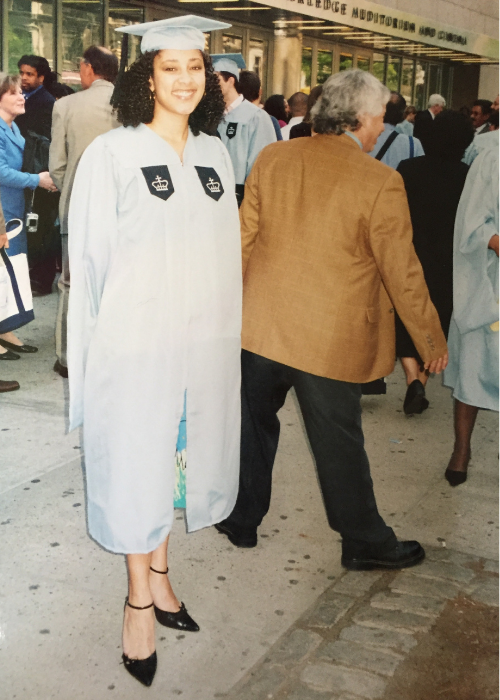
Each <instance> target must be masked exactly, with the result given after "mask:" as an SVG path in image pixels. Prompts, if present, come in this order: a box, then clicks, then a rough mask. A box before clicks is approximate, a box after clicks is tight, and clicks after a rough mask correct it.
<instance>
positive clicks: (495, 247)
mask: <svg viewBox="0 0 500 700" xmlns="http://www.w3.org/2000/svg"><path fill="white" fill-rule="evenodd" d="M488 248H491V250H494V251H495V253H496V254H497V258H498V233H496V234H495V235H494V236H492V237H491V238H490V242H489V243H488Z"/></svg>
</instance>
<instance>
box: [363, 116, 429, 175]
mask: <svg viewBox="0 0 500 700" xmlns="http://www.w3.org/2000/svg"><path fill="white" fill-rule="evenodd" d="M393 131H396V127H395V126H392V124H384V130H383V132H382V133H381V134H380V136H379V137H378V139H377V143H376V144H375V148H374V149H373V151H370V153H369V154H368V155H369V156H372V157H373V158H375V156H376V155H377V153H378V152H379V151H380V149H381V148H382V146H383V145H384V143H385V142H386V141H387V139H388V138H389V136H390V135H391V134H392V133H393ZM412 139H413V157H414V158H418V156H425V153H424V149H423V146H422V144H421V143H420V141H419V139H416V138H414V137H413V136H412ZM410 155H411V149H410V138H409V137H408V136H406V135H405V134H398V137H397V138H396V140H395V141H393V143H391V145H390V147H389V150H388V151H387V152H386V153H385V155H384V157H383V158H382V160H381V162H382V163H385V164H386V165H388V166H389V167H390V168H394V170H396V169H397V167H398V165H399V164H400V163H401V161H402V160H407V159H408V158H409V157H410Z"/></svg>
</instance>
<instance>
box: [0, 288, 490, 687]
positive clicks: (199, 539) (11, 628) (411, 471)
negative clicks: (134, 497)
mask: <svg viewBox="0 0 500 700" xmlns="http://www.w3.org/2000/svg"><path fill="white" fill-rule="evenodd" d="M56 301H57V300H56V295H51V296H50V297H45V298H42V299H37V300H35V302H36V304H35V313H36V320H35V321H34V322H33V323H32V324H30V325H29V326H27V327H26V328H25V329H22V331H21V332H20V336H21V337H22V338H23V340H25V341H26V342H30V343H31V342H32V343H34V344H35V345H38V347H39V348H40V351H39V353H37V355H36V356H32V357H30V356H24V357H22V359H21V360H19V361H17V362H3V363H2V364H1V365H0V371H1V378H2V379H17V380H18V381H19V382H20V383H21V390H20V391H17V392H13V393H11V394H2V395H1V396H0V429H1V432H0V523H1V528H0V533H1V535H2V537H1V538H0V561H1V582H2V586H1V588H0V668H1V669H2V671H1V681H0V700H11V699H13V698H16V699H17V700H27V699H28V698H29V699H30V700H49V698H54V699H57V700H68V699H69V698H71V699H72V700H73V699H75V700H76V699H80V698H82V699H83V698H84V699H85V700H101V698H113V697H115V698H119V700H129V699H132V698H133V699H134V700H135V699H136V698H142V697H144V698H146V697H150V698H162V699H166V700H170V699H171V698H172V699H175V698H178V697H182V698H186V699H187V700H212V699H215V698H221V697H224V695H225V694H227V693H229V692H230V693H231V694H230V697H231V698H233V695H234V693H235V692H236V693H238V692H239V690H238V689H239V688H240V687H241V688H242V687H243V685H241V684H244V683H245V682H246V681H245V679H246V678H248V676H247V675H246V674H248V673H249V672H251V670H252V669H254V668H258V667H259V664H261V663H262V662H263V661H262V660H263V659H264V658H265V655H266V654H267V653H268V652H269V650H270V649H271V648H272V647H273V645H274V644H275V643H276V642H278V640H281V638H282V636H283V635H285V634H286V633H287V631H288V630H293V629H295V628H296V626H297V624H298V623H299V621H300V620H301V619H302V616H303V615H304V613H305V612H306V611H307V610H309V609H310V608H311V606H313V607H314V606H315V605H316V604H318V603H319V601H320V600H321V598H320V597H321V596H323V594H325V595H328V591H329V590H330V588H331V586H332V585H334V584H336V582H337V581H338V579H339V577H340V576H342V575H343V573H344V572H343V570H342V569H341V566H340V543H339V536H338V535H337V533H335V532H333V531H331V530H330V529H329V528H328V526H327V521H326V517H325V513H324V509H323V505H322V502H321V497H320V493H319V488H318V485H317V480H316V476H315V472H314V465H313V462H312V459H311V455H310V452H309V448H308V445H307V442H306V440H305V437H304V431H303V428H302V424H301V421H300V418H299V415H298V412H297V408H296V404H295V401H294V397H293V396H290V397H289V398H288V400H287V403H286V405H285V407H284V408H283V410H282V412H281V416H280V418H281V422H282V437H281V443H280V449H279V452H278V458H277V462H276V467H275V481H274V483H275V488H274V492H273V501H272V505H271V511H270V513H269V515H268V517H267V518H266V520H265V522H264V525H263V526H262V528H261V530H260V539H259V545H258V547H257V548H256V549H254V550H247V551H245V550H238V549H236V548H234V547H233V546H232V545H230V544H229V542H228V541H227V539H226V538H225V537H224V536H223V535H218V534H217V533H216V531H215V530H214V529H213V528H212V529H208V530H204V531H201V532H197V533H194V534H191V535H187V534H186V533H185V527H184V522H183V520H184V519H183V516H182V514H181V512H179V514H178V516H177V520H176V521H175V527H174V529H173V533H172V538H171V548H170V557H169V565H170V571H171V580H172V583H173V585H174V587H175V590H176V592H177V594H178V595H179V597H180V598H181V599H182V600H183V601H184V602H185V603H186V605H187V607H188V609H189V611H190V613H191V614H192V615H193V617H194V618H195V619H196V621H197V622H198V623H199V624H200V627H201V631H200V633H198V634H196V635H183V634H176V633H175V632H174V631H173V630H167V629H164V628H158V629H157V650H158V661H159V664H158V666H159V668H158V673H157V676H156V678H155V681H154V684H153V686H152V688H150V689H146V688H143V687H141V686H140V685H139V684H138V683H137V682H136V681H134V680H133V679H132V678H131V677H130V676H128V674H126V673H125V671H124V669H123V668H121V666H120V660H121V651H120V640H121V623H122V612H123V601H124V597H125V594H126V572H125V566H124V560H123V557H121V556H117V555H112V554H109V553H107V552H105V551H104V550H102V549H100V548H99V547H98V546H97V545H96V544H95V543H94V542H92V541H91V540H90V539H89V537H88V536H87V533H86V523H85V497H84V484H83V478H82V469H81V454H80V435H79V434H78V432H73V433H71V434H69V435H68V434H65V430H66V409H67V381H65V380H63V379H61V378H60V377H59V376H58V375H56V374H55V373H54V372H53V371H52V366H53V364H54V360H55V357H54V342H53V328H54V318H55V308H56ZM124 342H126V338H124ZM139 376H140V370H139ZM388 382H389V386H388V394H387V396H385V397H366V398H364V399H363V407H364V414H363V420H364V429H365V436H366V444H367V450H368V454H369V456H370V460H371V464H372V473H373V478H374V482H375V489H376V493H377V498H378V503H379V508H380V510H381V512H382V514H383V516H384V517H385V518H386V519H387V521H388V522H389V524H391V525H392V526H393V527H394V528H395V530H396V533H397V534H398V536H399V537H402V538H411V539H413V538H416V539H419V540H420V541H421V542H422V543H423V544H426V545H430V546H431V547H433V546H437V547H438V548H441V549H443V550H445V549H446V550H448V549H451V550H454V551H455V550H456V551H458V552H463V553H465V554H468V555H472V556H474V557H482V558H484V559H487V560H498V501H497V492H498V470H497V453H498V433H497V415H496V414H491V413H487V412H481V413H480V416H479V419H478V424H477V427H476V430H475V435H474V439H473V448H472V449H473V461H472V464H471V466H470V470H469V480H468V481H467V483H466V484H464V485H463V486H460V487H458V488H456V489H452V488H451V487H449V485H448V484H447V482H446V481H445V480H444V478H443V473H444V469H445V467H446V464H447V461H448V459H449V456H450V454H451V448H452V443H453V429H452V402H451V399H450V396H449V392H448V390H445V389H443V388H442V387H441V383H440V379H434V380H432V381H431V382H430V385H429V390H428V396H429V399H430V401H431V407H430V408H429V410H428V411H426V413H425V414H423V415H422V416H416V417H414V418H406V417H405V416H404V414H403V413H402V402H403V397H404V391H405V387H404V381H403V377H402V373H401V371H400V369H399V368H398V369H397V370H396V372H395V373H394V375H393V376H392V377H390V378H389V380H388ZM138 470H140V465H138ZM138 477H140V471H138ZM359 576H361V577H362V576H363V575H359ZM342 580H345V578H344V579H342ZM387 585H389V584H387ZM256 665H257V666H256ZM242 692H243V691H242ZM311 692H313V691H312V690H311ZM314 692H320V691H316V690H315V691H314ZM321 692H322V695H323V697H325V694H324V692H323V691H321ZM330 696H331V693H330ZM330 696H328V697H330ZM234 697H238V695H236V696H234ZM243 697H245V699H246V696H244V695H243V694H242V695H241V698H242V699H243ZM271 697H272V695H271ZM311 697H312V696H311ZM318 697H319V695H318ZM252 700H258V698H257V696H256V695H255V696H252Z"/></svg>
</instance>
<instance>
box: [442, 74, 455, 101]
mask: <svg viewBox="0 0 500 700" xmlns="http://www.w3.org/2000/svg"><path fill="white" fill-rule="evenodd" d="M452 85H453V68H452V67H451V66H448V65H446V64H444V65H442V66H441V95H442V96H443V97H444V99H445V100H446V104H447V105H450V102H451V88H452Z"/></svg>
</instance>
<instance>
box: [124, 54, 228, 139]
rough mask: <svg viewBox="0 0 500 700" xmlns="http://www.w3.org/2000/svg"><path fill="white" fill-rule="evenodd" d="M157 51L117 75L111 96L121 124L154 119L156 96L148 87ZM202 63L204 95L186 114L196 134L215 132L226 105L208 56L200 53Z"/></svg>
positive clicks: (211, 133)
mask: <svg viewBox="0 0 500 700" xmlns="http://www.w3.org/2000/svg"><path fill="white" fill-rule="evenodd" d="M158 54H159V51H147V52H146V53H144V54H142V56H140V57H139V58H138V59H137V61H135V62H134V63H132V65H131V66H130V68H129V69H128V70H127V71H126V72H125V73H123V74H122V75H119V76H118V80H117V83H116V87H115V89H114V92H113V96H112V97H111V104H112V106H113V107H114V108H115V111H116V113H117V118H118V121H120V122H121V123H122V124H123V126H139V124H141V123H144V124H150V123H151V122H152V121H153V116H154V106H155V98H154V95H153V93H152V92H151V90H150V87H149V79H150V78H152V77H153V63H154V60H155V57H156V56H157V55H158ZM202 56H203V64H204V66H205V94H204V96H203V97H202V99H201V101H200V102H199V104H198V105H197V107H196V109H195V110H194V112H192V113H191V114H190V115H189V127H190V129H191V131H192V132H193V134H194V135H195V136H198V135H199V134H200V132H202V131H203V132H204V133H205V134H209V135H214V134H215V133H216V131H217V127H218V125H219V122H220V120H221V119H222V115H223V114H224V110H225V104H224V98H223V96H222V91H221V89H220V85H219V79H218V77H217V75H216V74H215V73H214V69H213V67H212V60H211V58H210V56H209V55H208V54H207V53H205V52H202Z"/></svg>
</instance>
